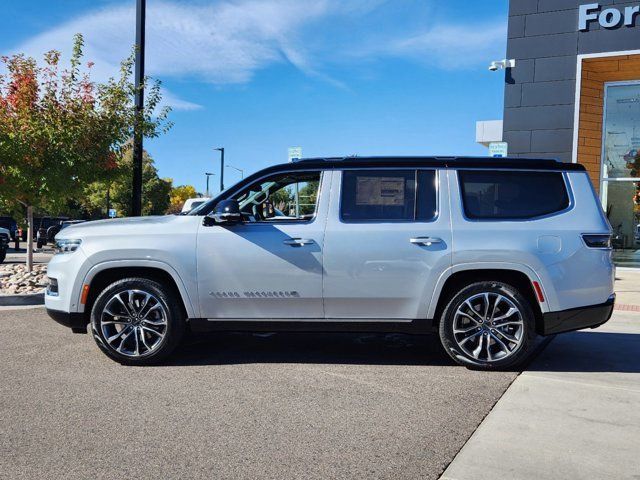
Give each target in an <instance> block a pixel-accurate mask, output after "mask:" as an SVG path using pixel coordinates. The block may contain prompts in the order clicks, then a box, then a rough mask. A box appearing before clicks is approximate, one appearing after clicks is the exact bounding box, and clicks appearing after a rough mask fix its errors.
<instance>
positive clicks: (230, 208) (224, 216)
mask: <svg viewBox="0 0 640 480" xmlns="http://www.w3.org/2000/svg"><path fill="white" fill-rule="evenodd" d="M241 220H242V214H241V213H240V204H239V203H238V201H237V200H222V201H220V202H218V204H217V205H216V206H215V208H214V209H213V212H211V213H210V214H209V215H207V216H206V217H205V219H204V222H205V223H204V224H205V225H206V226H211V225H213V224H215V223H222V224H225V223H226V224H233V223H238V222H240V221H241Z"/></svg>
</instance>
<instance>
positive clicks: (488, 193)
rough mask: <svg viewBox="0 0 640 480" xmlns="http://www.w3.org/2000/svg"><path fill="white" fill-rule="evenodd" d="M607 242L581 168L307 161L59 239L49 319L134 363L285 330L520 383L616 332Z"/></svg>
mask: <svg viewBox="0 0 640 480" xmlns="http://www.w3.org/2000/svg"><path fill="white" fill-rule="evenodd" d="M283 211H284V212H286V213H287V215H286V216H283V215H281V214H280V215H279V214H278V212H280V213H282V212H283ZM611 233H612V232H611V227H610V225H609V222H608V221H607V219H606V217H605V215H604V212H603V211H602V207H601V205H600V201H599V200H598V198H597V197H596V194H595V192H594V189H593V187H592V184H591V181H590V179H589V176H588V174H587V172H586V170H585V168H584V167H583V166H582V165H579V164H573V163H560V162H556V161H552V160H530V159H488V158H477V159H473V158H471V159H469V158H449V159H438V158H340V159H335V158H334V159H315V160H313V159H312V160H302V161H299V162H295V163H288V164H283V165H278V166H274V167H271V168H268V169H265V170H263V171H260V172H257V173H255V174H253V175H252V176H250V177H248V178H246V179H244V180H243V181H241V182H240V183H238V184H237V185H235V186H233V187H231V188H229V189H228V190H226V191H225V192H223V193H222V194H221V195H220V196H218V197H217V198H214V199H212V200H210V201H209V202H207V203H205V204H203V205H201V206H200V207H198V208H197V209H195V210H192V211H191V213H189V214H187V215H178V216H173V215H170V216H162V217H143V218H127V219H118V220H104V221H98V222H88V223H85V224H82V225H75V226H72V227H69V228H66V229H65V230H64V231H62V232H60V233H59V234H58V236H57V238H56V251H57V252H58V253H57V254H56V255H54V256H53V259H52V260H51V261H50V262H49V265H48V277H49V279H50V282H51V283H50V286H49V288H48V290H47V293H46V296H45V303H46V307H47V310H48V313H49V315H50V316H51V317H52V318H53V319H54V320H56V321H58V322H60V323H61V324H63V325H66V326H68V327H70V328H71V329H72V330H73V331H74V332H77V333H86V331H87V324H88V323H90V325H91V332H92V334H93V336H94V338H95V341H96V343H97V345H98V346H99V348H100V349H101V350H102V351H103V352H104V353H105V354H106V355H108V356H109V357H111V358H112V359H114V360H116V361H119V362H121V363H125V364H132V365H147V364H152V363H157V362H159V361H161V360H162V359H164V358H166V357H167V356H168V355H169V354H170V353H171V352H172V351H173V350H174V349H175V347H176V346H177V345H178V344H179V343H180V341H181V338H182V336H183V334H184V332H185V331H187V330H191V331H194V332H200V331H211V330H214V331H221V330H242V331H268V332H273V331H278V330H285V331H286V330H289V331H307V332H316V331H329V332H338V331H358V332H402V333H429V332H434V333H435V332H437V333H438V334H439V336H440V340H441V343H442V345H443V347H444V349H445V351H446V352H447V353H448V354H449V356H450V357H451V358H452V359H453V360H454V361H456V362H458V363H460V364H462V365H466V366H469V367H473V368H479V369H496V368H516V367H517V366H519V365H522V364H523V362H525V361H526V360H527V358H528V356H529V354H530V353H531V352H532V351H533V348H534V345H535V338H536V335H537V334H540V335H552V334H556V333H562V332H567V331H572V330H578V329H583V328H593V327H597V326H599V325H601V324H603V323H605V322H606V321H607V320H608V319H609V318H610V316H611V314H612V312H613V305H614V301H615V295H614V293H613V282H614V266H613V262H612V249H611Z"/></svg>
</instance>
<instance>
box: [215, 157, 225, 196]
mask: <svg viewBox="0 0 640 480" xmlns="http://www.w3.org/2000/svg"><path fill="white" fill-rule="evenodd" d="M214 150H218V151H219V152H220V191H221V192H222V191H223V190H224V147H220V148H216V149H214Z"/></svg>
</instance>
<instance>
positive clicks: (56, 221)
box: [33, 217, 69, 248]
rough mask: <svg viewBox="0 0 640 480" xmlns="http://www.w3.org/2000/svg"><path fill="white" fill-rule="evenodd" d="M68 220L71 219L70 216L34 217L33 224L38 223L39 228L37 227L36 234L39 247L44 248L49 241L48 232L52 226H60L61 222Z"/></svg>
mask: <svg viewBox="0 0 640 480" xmlns="http://www.w3.org/2000/svg"><path fill="white" fill-rule="evenodd" d="M67 220H69V218H68V217H40V218H34V219H33V224H34V225H38V228H37V229H36V235H35V240H36V245H37V247H38V248H42V247H43V246H44V245H46V244H47V241H49V237H48V234H47V232H48V230H49V229H50V228H51V227H54V226H59V225H60V222H63V221H67ZM51 241H53V238H52V239H51Z"/></svg>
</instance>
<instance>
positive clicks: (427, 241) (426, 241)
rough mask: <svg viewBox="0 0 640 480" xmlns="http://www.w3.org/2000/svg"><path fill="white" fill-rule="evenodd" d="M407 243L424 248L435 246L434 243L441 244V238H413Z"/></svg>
mask: <svg viewBox="0 0 640 480" xmlns="http://www.w3.org/2000/svg"><path fill="white" fill-rule="evenodd" d="M409 242H411V243H413V244H414V245H423V246H426V247H430V246H431V245H435V244H436V243H442V239H441V238H436V237H415V238H412V239H411V240H409Z"/></svg>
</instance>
